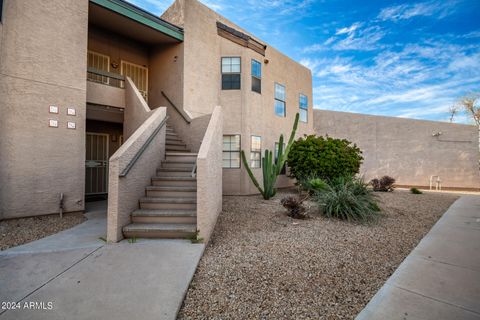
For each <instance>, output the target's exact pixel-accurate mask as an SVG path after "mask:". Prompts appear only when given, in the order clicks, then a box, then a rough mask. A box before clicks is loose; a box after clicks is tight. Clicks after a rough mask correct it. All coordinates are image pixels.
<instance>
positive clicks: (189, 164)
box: [161, 161, 195, 170]
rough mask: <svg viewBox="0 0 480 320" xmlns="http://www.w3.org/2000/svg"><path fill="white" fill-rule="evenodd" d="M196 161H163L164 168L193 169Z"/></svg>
mask: <svg viewBox="0 0 480 320" xmlns="http://www.w3.org/2000/svg"><path fill="white" fill-rule="evenodd" d="M194 165H195V161H162V165H161V167H162V168H190V170H192V169H193V166H194Z"/></svg>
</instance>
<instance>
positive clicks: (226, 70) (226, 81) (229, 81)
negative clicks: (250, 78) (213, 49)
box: [222, 57, 241, 90]
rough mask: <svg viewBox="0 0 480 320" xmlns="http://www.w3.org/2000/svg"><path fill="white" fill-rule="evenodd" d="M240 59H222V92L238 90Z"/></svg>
mask: <svg viewBox="0 0 480 320" xmlns="http://www.w3.org/2000/svg"><path fill="white" fill-rule="evenodd" d="M240 72H241V68H240V57H224V58H222V90H240Z"/></svg>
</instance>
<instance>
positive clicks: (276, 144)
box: [275, 142, 287, 174]
mask: <svg viewBox="0 0 480 320" xmlns="http://www.w3.org/2000/svg"><path fill="white" fill-rule="evenodd" d="M283 151H284V152H285V143H284V144H283ZM277 158H278V142H275V162H277ZM286 173H287V165H286V163H285V164H284V165H283V167H282V170H280V174H286Z"/></svg>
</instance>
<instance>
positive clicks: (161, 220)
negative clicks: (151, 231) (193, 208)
mask: <svg viewBox="0 0 480 320" xmlns="http://www.w3.org/2000/svg"><path fill="white" fill-rule="evenodd" d="M132 222H133V223H166V224H170V223H181V224H184V223H188V224H196V223H197V217H149V216H143V217H142V216H141V217H139V216H132Z"/></svg>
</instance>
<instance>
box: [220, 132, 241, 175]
mask: <svg viewBox="0 0 480 320" xmlns="http://www.w3.org/2000/svg"><path fill="white" fill-rule="evenodd" d="M223 167H224V168H240V135H239V134H236V135H225V136H223Z"/></svg>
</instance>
